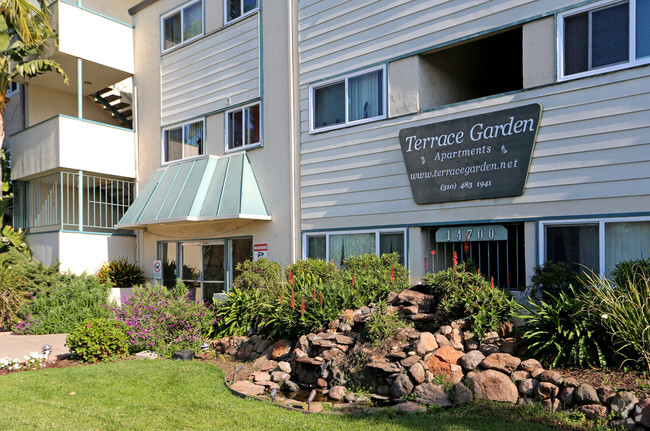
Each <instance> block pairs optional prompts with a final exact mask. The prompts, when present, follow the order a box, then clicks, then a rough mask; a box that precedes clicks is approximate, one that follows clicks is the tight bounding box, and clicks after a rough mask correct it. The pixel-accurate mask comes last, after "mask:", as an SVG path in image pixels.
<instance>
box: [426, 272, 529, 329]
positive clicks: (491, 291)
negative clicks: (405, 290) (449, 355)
mask: <svg viewBox="0 0 650 431" xmlns="http://www.w3.org/2000/svg"><path fill="white" fill-rule="evenodd" d="M424 283H425V284H427V285H429V286H430V288H431V291H432V293H433V295H434V297H435V300H436V301H438V302H439V304H440V309H441V311H442V312H443V315H444V316H445V318H446V319H449V320H453V319H457V318H464V319H466V320H467V321H468V322H469V324H470V325H471V327H472V331H474V332H475V333H476V334H477V335H478V336H479V337H482V336H483V335H484V334H485V333H486V332H487V331H496V330H497V329H498V328H499V325H500V324H501V323H503V322H508V321H510V320H512V318H513V317H514V316H515V312H516V310H517V308H518V307H519V305H518V304H517V303H516V302H515V301H514V300H513V299H512V296H511V295H510V293H508V292H504V291H503V290H501V289H499V288H498V287H494V286H493V285H492V284H491V283H489V282H488V281H487V280H485V278H484V277H483V276H481V275H480V274H478V273H473V272H469V271H466V270H465V268H463V267H462V266H461V265H455V267H453V268H449V269H447V270H444V271H439V272H437V273H435V274H427V275H426V276H425V277H424Z"/></svg>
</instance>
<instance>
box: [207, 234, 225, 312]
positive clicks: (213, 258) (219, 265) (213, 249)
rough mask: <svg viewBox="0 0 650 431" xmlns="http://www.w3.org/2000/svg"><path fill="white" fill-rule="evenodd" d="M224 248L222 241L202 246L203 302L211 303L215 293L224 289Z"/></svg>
mask: <svg viewBox="0 0 650 431" xmlns="http://www.w3.org/2000/svg"><path fill="white" fill-rule="evenodd" d="M224 258H225V246H224V241H223V240H222V241H218V242H215V243H211V244H204V245H203V280H202V282H203V283H202V287H203V300H204V301H208V302H210V303H212V298H213V297H214V294H215V293H223V292H225V291H226V289H225V281H226V271H225V259H224Z"/></svg>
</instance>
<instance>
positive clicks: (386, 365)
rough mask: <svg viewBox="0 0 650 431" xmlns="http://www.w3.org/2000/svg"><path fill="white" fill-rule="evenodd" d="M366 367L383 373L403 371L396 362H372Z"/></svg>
mask: <svg viewBox="0 0 650 431" xmlns="http://www.w3.org/2000/svg"><path fill="white" fill-rule="evenodd" d="M366 367H368V368H370V369H372V370H375V371H377V372H379V373H381V374H395V373H399V372H401V371H402V369H401V368H400V366H399V364H396V363H394V362H371V363H369V364H368V365H366Z"/></svg>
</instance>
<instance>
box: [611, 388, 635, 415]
mask: <svg viewBox="0 0 650 431" xmlns="http://www.w3.org/2000/svg"><path fill="white" fill-rule="evenodd" d="M638 402H639V399H638V398H637V397H636V396H635V395H634V394H633V393H631V392H627V391H621V392H619V393H618V394H616V395H614V397H613V398H612V403H611V404H610V406H609V408H610V411H611V412H612V413H613V414H614V415H615V416H616V417H620V418H626V417H628V416H629V414H630V411H632V409H634V406H636V404H637V403H638Z"/></svg>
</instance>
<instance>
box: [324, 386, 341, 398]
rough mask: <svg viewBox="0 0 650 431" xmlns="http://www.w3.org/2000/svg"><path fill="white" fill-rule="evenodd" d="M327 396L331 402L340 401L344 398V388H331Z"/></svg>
mask: <svg viewBox="0 0 650 431" xmlns="http://www.w3.org/2000/svg"><path fill="white" fill-rule="evenodd" d="M327 395H328V396H329V397H330V398H331V399H333V400H336V401H340V400H342V399H343V397H344V396H345V386H340V385H337V386H333V387H332V389H330V391H329V393H328V394H327Z"/></svg>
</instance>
